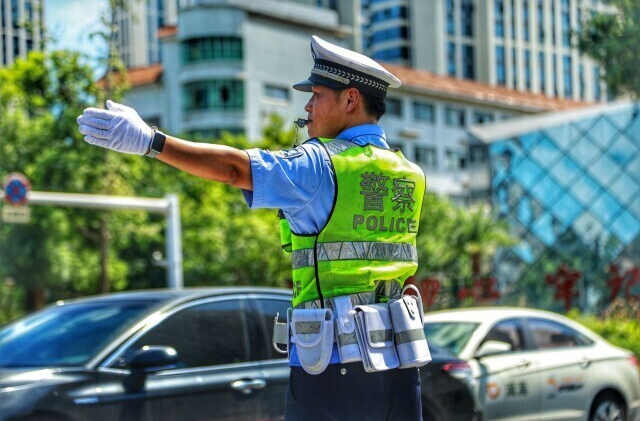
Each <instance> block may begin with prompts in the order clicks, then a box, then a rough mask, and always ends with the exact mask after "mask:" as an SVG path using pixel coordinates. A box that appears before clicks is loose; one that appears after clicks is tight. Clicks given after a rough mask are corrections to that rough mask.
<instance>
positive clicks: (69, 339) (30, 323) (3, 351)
mask: <svg viewBox="0 0 640 421" xmlns="http://www.w3.org/2000/svg"><path fill="white" fill-rule="evenodd" d="M154 304H155V303H154V302H153V301H146V302H145V301H140V302H108V303H106V302H94V303H71V304H64V305H58V306H54V307H49V308H46V309H44V310H42V311H39V312H37V313H34V314H32V315H29V316H27V317H25V318H23V319H20V320H18V321H16V322H14V323H11V324H9V325H7V326H5V327H4V328H3V329H2V330H0V367H50V366H79V365H83V364H84V363H86V362H88V361H89V360H90V359H91V358H92V357H93V356H94V355H96V354H97V353H98V352H99V351H100V350H101V349H102V348H104V347H105V346H106V345H107V344H108V343H109V342H110V341H112V340H113V339H114V338H115V337H116V336H117V335H118V334H119V333H121V332H123V331H124V330H125V329H127V328H128V327H129V326H131V325H132V323H133V322H134V321H135V320H136V319H137V318H138V317H139V316H140V315H141V314H142V313H143V312H145V311H146V310H147V309H149V308H150V307H151V306H152V305H154Z"/></svg>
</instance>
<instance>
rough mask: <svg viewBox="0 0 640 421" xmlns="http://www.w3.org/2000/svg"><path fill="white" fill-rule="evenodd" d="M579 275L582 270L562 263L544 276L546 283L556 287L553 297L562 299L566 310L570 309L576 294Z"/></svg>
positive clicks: (580, 275)
mask: <svg viewBox="0 0 640 421" xmlns="http://www.w3.org/2000/svg"><path fill="white" fill-rule="evenodd" d="M581 277H582V272H580V271H579V270H573V269H571V268H570V267H569V266H568V265H566V264H562V265H561V266H560V267H559V268H558V270H557V271H556V272H555V273H553V274H549V275H547V276H546V277H545V281H546V283H547V285H550V286H552V287H554V288H555V289H556V291H555V294H554V296H553V298H555V299H556V300H559V301H564V308H565V310H566V311H569V310H570V309H571V302H572V301H573V299H574V298H575V297H577V296H578V289H577V286H578V285H577V283H578V280H579V279H580V278H581Z"/></svg>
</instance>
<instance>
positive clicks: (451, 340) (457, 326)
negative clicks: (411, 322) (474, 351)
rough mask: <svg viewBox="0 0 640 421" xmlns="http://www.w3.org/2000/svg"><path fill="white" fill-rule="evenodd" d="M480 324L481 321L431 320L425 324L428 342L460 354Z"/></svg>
mask: <svg viewBox="0 0 640 421" xmlns="http://www.w3.org/2000/svg"><path fill="white" fill-rule="evenodd" d="M478 326H479V323H467V322H442V323H432V322H429V323H425V324H424V333H425V336H426V337H427V341H428V342H430V343H433V344H435V345H437V346H440V347H442V348H445V349H448V350H449V351H450V352H453V353H454V354H456V355H459V354H460V352H462V350H463V349H464V347H465V346H466V345H467V342H469V338H471V335H473V332H475V330H476V329H477V328H478Z"/></svg>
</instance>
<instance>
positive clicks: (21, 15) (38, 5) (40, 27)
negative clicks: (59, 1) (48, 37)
mask: <svg viewBox="0 0 640 421" xmlns="http://www.w3.org/2000/svg"><path fill="white" fill-rule="evenodd" d="M43 39H44V0H0V67H2V66H8V65H10V64H11V63H13V61H14V60H15V59H16V58H18V57H23V58H24V57H26V56H27V53H28V52H29V51H31V50H40V49H41V48H42V42H43Z"/></svg>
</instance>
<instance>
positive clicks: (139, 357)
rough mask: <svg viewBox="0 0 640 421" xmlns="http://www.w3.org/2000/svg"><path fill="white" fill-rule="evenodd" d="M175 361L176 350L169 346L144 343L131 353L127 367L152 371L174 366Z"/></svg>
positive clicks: (147, 371) (176, 356) (176, 361)
mask: <svg viewBox="0 0 640 421" xmlns="http://www.w3.org/2000/svg"><path fill="white" fill-rule="evenodd" d="M177 363H178V352H177V351H176V350H175V349H173V348H171V347H170V346H149V345H146V346H143V347H142V348H141V349H140V350H138V351H137V352H136V353H135V354H133V357H132V358H131V361H129V367H131V370H132V371H135V370H142V371H144V372H146V373H154V372H156V371H162V370H168V369H171V368H174V367H175V366H176V364H177Z"/></svg>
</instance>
